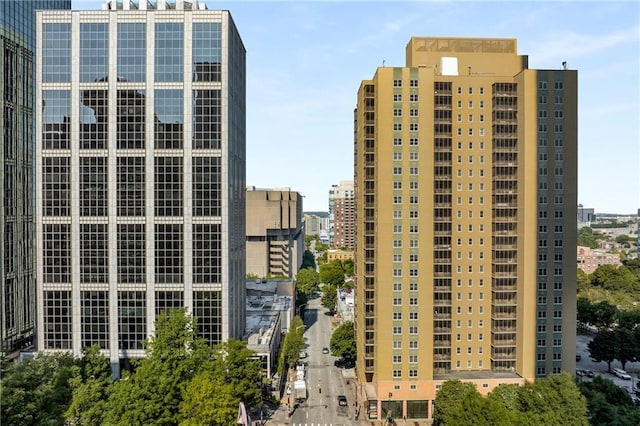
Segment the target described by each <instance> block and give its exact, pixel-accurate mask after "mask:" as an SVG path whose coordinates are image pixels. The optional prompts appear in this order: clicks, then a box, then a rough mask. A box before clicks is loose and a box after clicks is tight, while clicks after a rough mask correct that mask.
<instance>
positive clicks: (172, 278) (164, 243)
mask: <svg viewBox="0 0 640 426" xmlns="http://www.w3.org/2000/svg"><path fill="white" fill-rule="evenodd" d="M155 236H156V241H155V260H156V264H155V277H156V283H158V284H179V283H182V282H183V276H182V275H183V257H184V256H183V253H182V251H183V236H182V224H163V223H158V224H156V225H155ZM194 316H195V313H194Z"/></svg>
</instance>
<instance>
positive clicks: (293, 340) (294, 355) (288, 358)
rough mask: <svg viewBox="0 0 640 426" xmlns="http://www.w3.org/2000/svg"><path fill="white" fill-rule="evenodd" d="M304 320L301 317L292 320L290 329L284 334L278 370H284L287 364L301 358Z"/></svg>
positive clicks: (291, 363) (289, 364) (290, 364)
mask: <svg viewBox="0 0 640 426" xmlns="http://www.w3.org/2000/svg"><path fill="white" fill-rule="evenodd" d="M304 330H305V327H304V322H303V321H302V319H300V317H297V316H296V317H294V318H293V320H291V325H290V326H289V331H288V332H287V334H286V335H285V336H284V342H283V343H282V350H281V351H280V361H279V364H278V371H279V372H283V371H284V369H285V368H286V367H287V366H292V365H294V364H295V363H296V362H298V359H299V358H300V351H301V350H302V349H303V348H304Z"/></svg>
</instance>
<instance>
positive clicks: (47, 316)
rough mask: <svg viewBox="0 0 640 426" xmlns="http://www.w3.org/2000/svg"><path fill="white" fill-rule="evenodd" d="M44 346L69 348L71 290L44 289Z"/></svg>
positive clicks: (46, 347)
mask: <svg viewBox="0 0 640 426" xmlns="http://www.w3.org/2000/svg"><path fill="white" fill-rule="evenodd" d="M42 302H43V306H44V327H43V328H44V347H45V349H71V292H70V291H45V292H44V295H43V301H42Z"/></svg>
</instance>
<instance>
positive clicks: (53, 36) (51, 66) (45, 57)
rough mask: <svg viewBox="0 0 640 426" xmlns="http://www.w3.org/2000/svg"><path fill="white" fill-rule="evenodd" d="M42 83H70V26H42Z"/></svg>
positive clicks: (62, 24) (61, 24) (53, 24)
mask: <svg viewBox="0 0 640 426" xmlns="http://www.w3.org/2000/svg"><path fill="white" fill-rule="evenodd" d="M42 81H43V82H44V83H68V82H70V81H71V24H69V23H51V24H42Z"/></svg>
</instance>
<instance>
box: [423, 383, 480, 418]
mask: <svg viewBox="0 0 640 426" xmlns="http://www.w3.org/2000/svg"><path fill="white" fill-rule="evenodd" d="M484 407H485V404H484V399H483V397H482V396H481V395H480V393H479V392H478V390H477V389H476V386H475V385H474V384H473V383H463V382H461V381H460V380H447V381H446V382H444V383H443V384H442V387H441V388H440V390H439V391H438V393H437V394H436V400H435V407H434V410H433V422H434V424H435V425H442V426H449V425H452V426H453V425H460V426H466V425H469V426H472V425H473V426H475V425H488V423H485V422H484V421H482V420H483V419H482V413H483V411H484Z"/></svg>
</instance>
